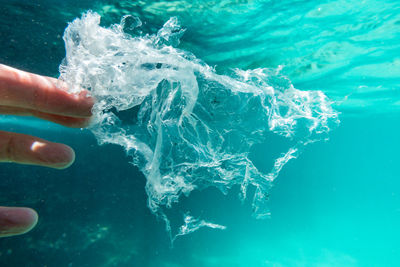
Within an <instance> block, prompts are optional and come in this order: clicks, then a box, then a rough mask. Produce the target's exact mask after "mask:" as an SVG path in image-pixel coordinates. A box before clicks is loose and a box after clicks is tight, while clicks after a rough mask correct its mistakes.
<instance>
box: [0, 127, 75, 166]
mask: <svg viewBox="0 0 400 267" xmlns="http://www.w3.org/2000/svg"><path fill="white" fill-rule="evenodd" d="M74 160H75V153H74V151H73V150H72V148H70V147H69V146H66V145H63V144H59V143H52V142H49V141H46V140H43V139H40V138H37V137H33V136H29V135H24V134H17V133H9V132H4V131H0V162H1V161H2V162H16V163H22V164H32V165H40V166H45V167H50V168H56V169H64V168H67V167H69V166H70V165H71V164H72V163H73V162H74Z"/></svg>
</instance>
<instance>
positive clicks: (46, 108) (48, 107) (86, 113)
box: [0, 64, 94, 117]
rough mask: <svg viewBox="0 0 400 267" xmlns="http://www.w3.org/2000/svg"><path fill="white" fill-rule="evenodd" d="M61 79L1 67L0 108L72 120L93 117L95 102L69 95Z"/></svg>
mask: <svg viewBox="0 0 400 267" xmlns="http://www.w3.org/2000/svg"><path fill="white" fill-rule="evenodd" d="M57 81H58V80H57V79H54V78H50V77H44V76H40V75H36V74H32V73H29V72H24V71H21V70H17V69H14V68H11V67H8V66H5V65H1V64H0V105H3V106H12V107H20V108H26V109H31V110H37V111H40V112H44V113H51V114H58V115H62V116H72V117H90V116H91V109H92V106H93V103H94V101H93V98H91V97H88V96H87V92H82V93H80V94H79V95H75V94H70V93H68V91H67V89H66V86H65V85H63V84H62V83H61V82H59V83H58V84H60V85H61V86H62V88H59V87H57Z"/></svg>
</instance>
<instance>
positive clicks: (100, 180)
mask: <svg viewBox="0 0 400 267" xmlns="http://www.w3.org/2000/svg"><path fill="white" fill-rule="evenodd" d="M399 7H400V4H398V3H396V2H395V1H379V2H378V1H357V2H356V1H319V2H318V3H317V2H316V1H315V2H313V1H279V2H278V1H221V2H218V3H217V2H214V1H190V2H186V1H175V2H150V1H147V2H145V1H143V2H128V1H122V2H118V3H117V2H112V1H109V2H107V3H104V2H101V1H97V2H94V1H87V2H86V1H65V2H64V3H62V4H60V3H57V4H55V3H53V2H52V1H40V2H39V3H35V4H26V3H23V2H21V1H7V2H4V3H2V4H1V6H0V12H1V16H0V21H1V24H0V39H1V42H0V46H1V50H0V62H1V63H4V64H9V65H11V66H14V67H18V68H22V69H25V70H28V71H31V72H36V73H40V74H44V75H50V76H55V77H57V76H58V75H59V74H58V66H59V65H60V63H61V60H62V59H63V58H64V56H65V49H64V42H63V40H62V35H63V32H64V29H65V27H66V26H67V22H71V21H72V20H73V19H75V18H76V17H80V16H81V14H82V12H84V11H86V10H87V9H92V10H94V11H96V12H98V13H99V14H100V15H101V16H102V23H101V24H102V25H103V26H108V25H110V24H111V23H119V21H120V18H121V17H122V16H123V15H127V14H133V15H135V16H137V17H139V18H140V19H141V20H142V21H143V22H146V23H145V24H144V25H143V31H145V32H150V33H155V32H157V30H158V29H159V28H161V26H162V25H163V24H164V22H165V21H167V20H168V19H169V18H170V17H172V16H177V17H178V18H179V19H180V23H181V25H182V26H183V27H184V28H186V32H185V34H184V35H183V37H182V39H181V44H180V46H179V48H181V49H183V50H185V51H190V52H192V53H193V54H194V55H195V56H196V57H197V58H200V59H202V60H203V61H204V62H206V63H207V64H208V65H211V66H216V71H217V73H219V74H224V73H226V72H229V69H230V68H241V69H254V68H273V69H276V68H278V66H280V65H281V66H283V69H282V74H283V75H285V76H287V77H288V78H289V79H290V81H291V82H292V83H293V85H294V87H295V88H297V89H301V90H321V91H322V92H324V93H325V94H326V95H327V96H328V97H330V98H331V99H332V100H334V101H336V103H335V104H334V108H335V109H336V110H337V111H338V112H340V120H341V123H340V125H339V127H337V128H336V129H334V130H333V131H332V132H330V133H329V140H328V141H327V142H317V143H314V144H310V145H308V146H307V147H305V149H304V150H303V152H302V153H301V154H300V155H299V157H298V158H297V159H294V160H291V161H290V162H288V163H287V164H286V165H285V166H284V168H283V169H282V171H281V173H280V174H279V176H278V177H277V178H276V180H275V181H274V182H273V187H272V189H271V191H270V194H269V201H268V203H267V204H268V207H269V211H270V212H271V216H270V218H268V219H265V220H257V219H255V218H253V217H252V208H251V198H250V199H248V200H246V201H245V202H244V203H243V204H241V202H240V200H239V197H238V192H239V188H237V187H233V189H232V190H231V191H230V192H229V193H228V194H227V195H223V194H221V192H220V191H218V190H216V189H215V188H212V187H211V188H208V189H205V190H202V191H196V190H195V191H193V192H192V193H191V194H190V196H189V197H184V196H182V197H181V200H180V202H179V203H178V204H176V205H175V206H174V208H173V209H171V210H168V212H169V214H168V215H169V217H170V218H181V217H182V212H183V211H185V210H187V209H190V210H191V212H192V213H193V214H194V215H196V216H197V217H200V218H204V219H207V220H210V221H212V222H215V223H218V224H221V225H224V226H226V227H227V228H226V229H225V230H217V229H207V228H202V229H200V230H198V231H196V232H194V233H192V234H190V235H186V236H182V237H179V238H178V239H176V241H175V242H174V247H173V248H171V246H170V240H169V237H168V234H167V233H166V231H165V224H164V222H163V220H161V219H157V217H156V216H154V214H152V213H151V211H150V210H149V209H148V208H147V195H146V192H145V189H144V188H145V183H146V179H145V177H144V176H143V174H142V173H141V172H140V171H139V170H138V169H137V167H135V166H133V165H132V164H130V163H129V162H130V159H129V158H128V157H126V155H125V152H124V150H123V149H122V148H121V147H118V146H115V145H104V146H99V145H98V144H97V141H96V139H95V137H94V136H93V135H92V133H91V132H90V131H87V130H84V131H82V130H71V129H66V128H63V127H61V126H56V125H53V124H50V123H45V122H41V121H36V120H31V119H23V120H21V119H16V118H10V117H4V118H3V119H2V124H1V125H2V126H3V128H2V129H5V130H9V131H17V132H24V133H29V134H34V135H38V136H40V137H44V138H47V139H50V140H54V141H57V142H65V143H67V144H69V145H71V146H72V147H74V149H75V150H76V153H77V159H76V162H75V164H74V165H73V166H72V167H71V168H69V169H67V170H64V171H54V170H47V169H41V168H37V167H32V166H17V165H13V164H2V165H1V166H0V171H1V174H2V179H3V183H2V184H1V192H2V194H1V203H2V204H4V205H23V206H30V207H33V208H35V209H36V210H37V211H38V212H39V214H40V221H39V224H38V226H37V228H36V229H34V230H33V231H32V232H31V233H29V234H27V235H24V236H19V237H15V238H7V239H2V240H1V243H0V252H1V254H0V262H1V264H2V265H4V266H46V265H47V266H55V265H58V266H396V265H398V264H399V260H398V256H397V255H398V254H399V246H398V242H397V241H398V239H399V231H398V229H397V226H398V225H399V220H400V199H399V193H400V192H399V182H398V181H397V177H398V176H399V175H398V174H399V171H400V170H399V168H400V167H399V166H400V164H399V162H398V161H399V160H398V158H397V153H398V152H397V151H398V150H399V147H400V144H399V141H398V138H397V135H398V132H399V128H398V126H397V121H398V119H399V115H398V108H397V106H398V100H399V96H398V89H399V86H398V84H397V83H396V82H397V81H398V79H397V77H398V76H399V75H398V74H399V62H400V61H399V58H398V54H399V53H398V52H399V50H400V48H399V44H398V40H399V36H398V35H399V33H398V32H399V30H398V29H399V27H400V23H399V21H400V12H399ZM286 148H287V143H286V142H285V140H284V139H280V138H270V139H267V141H266V142H265V143H264V144H260V145H257V146H254V147H253V148H252V151H251V154H250V158H251V160H252V161H253V162H254V164H255V166H256V167H257V168H258V169H259V170H260V171H263V172H268V171H269V170H270V168H271V164H272V163H273V160H274V159H275V158H276V157H277V155H279V153H281V152H282V151H284V150H285V149H286ZM251 193H252V192H251V190H250V192H248V194H249V195H251ZM177 226H178V225H177Z"/></svg>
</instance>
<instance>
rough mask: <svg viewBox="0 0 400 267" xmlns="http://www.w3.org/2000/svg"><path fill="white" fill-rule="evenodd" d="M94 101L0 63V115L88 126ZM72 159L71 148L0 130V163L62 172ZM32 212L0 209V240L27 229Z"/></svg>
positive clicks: (53, 81) (33, 221) (31, 223)
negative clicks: (40, 167) (42, 167)
mask: <svg viewBox="0 0 400 267" xmlns="http://www.w3.org/2000/svg"><path fill="white" fill-rule="evenodd" d="M93 103H94V100H93V98H91V97H88V96H87V92H82V93H80V94H79V95H75V94H70V93H68V92H67V89H66V85H64V84H61V83H60V82H58V81H57V79H54V78H51V77H44V76H40V75H36V74H32V73H28V72H24V71H21V70H17V69H14V68H11V67H8V66H5V65H2V64H0V114H9V115H22V116H34V117H37V118H40V119H44V120H48V121H52V122H55V123H58V124H61V125H64V126H67V127H76V128H82V127H85V126H87V125H88V123H89V120H90V117H91V115H92V113H91V109H92V106H93ZM74 160H75V153H74V150H73V149H72V148H70V147H69V146H67V145H64V144H60V143H53V142H50V141H47V140H43V139H41V138H38V137H34V136H29V135H24V134H20V133H12V132H5V131H0V162H15V163H20V164H29V165H39V166H44V167H50V168H55V169H65V168H67V167H69V166H70V165H71V164H72V163H73V162H74ZM37 221H38V215H37V213H36V211H34V210H33V209H30V208H23V207H0V237H4V236H12V235H19V234H23V233H26V232H28V231H29V230H31V229H32V228H33V227H34V226H35V225H36V223H37Z"/></svg>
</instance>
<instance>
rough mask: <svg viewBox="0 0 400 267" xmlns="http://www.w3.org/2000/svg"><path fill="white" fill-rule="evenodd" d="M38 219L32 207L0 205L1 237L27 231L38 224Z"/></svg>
mask: <svg viewBox="0 0 400 267" xmlns="http://www.w3.org/2000/svg"><path fill="white" fill-rule="evenodd" d="M38 219H39V216H38V214H37V213H36V211H35V210H33V209H31V208H21V207H0V237H5V236H13V235H21V234H24V233H27V232H29V231H30V230H32V229H33V228H34V227H35V226H36V224H37V222H38Z"/></svg>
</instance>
